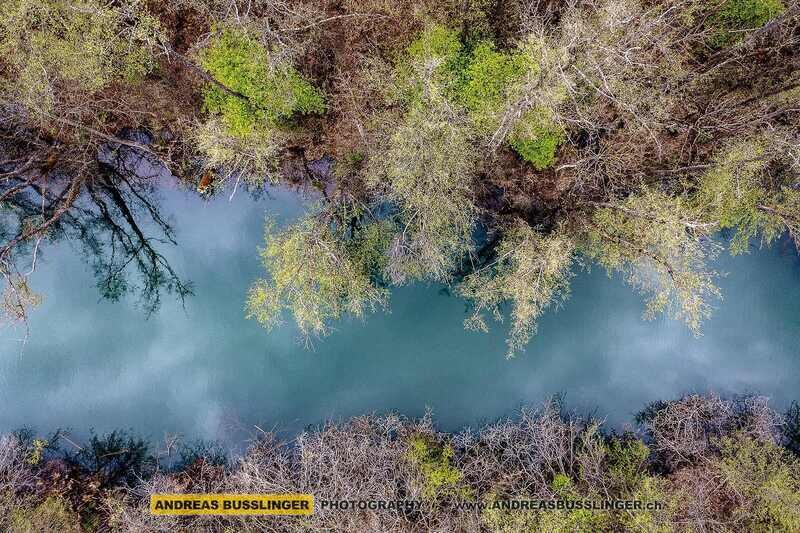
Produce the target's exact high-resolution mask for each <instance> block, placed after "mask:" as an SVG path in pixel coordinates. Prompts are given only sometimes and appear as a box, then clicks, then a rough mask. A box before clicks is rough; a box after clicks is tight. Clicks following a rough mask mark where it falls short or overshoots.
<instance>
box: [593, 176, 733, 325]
mask: <svg viewBox="0 0 800 533" xmlns="http://www.w3.org/2000/svg"><path fill="white" fill-rule="evenodd" d="M710 227H713V224H706V223H704V222H703V221H702V218H701V216H700V214H699V213H698V212H697V210H696V209H694V208H693V207H692V206H691V205H690V204H689V202H687V201H686V200H684V199H683V198H681V197H671V196H668V195H666V194H664V193H662V192H660V191H655V190H652V189H645V190H644V191H643V192H642V193H641V194H638V195H633V196H629V197H628V198H626V199H624V200H619V201H616V202H612V203H608V204H604V206H603V207H602V208H600V209H598V210H596V211H595V212H594V213H593V215H592V220H591V223H590V224H589V226H588V227H587V231H586V243H585V252H586V254H587V255H588V256H589V257H590V258H592V259H594V260H596V261H597V262H598V263H600V264H601V265H602V266H603V267H605V268H606V269H607V270H608V271H609V272H612V271H617V272H621V273H623V274H624V275H625V278H626V281H627V282H628V283H629V284H631V285H633V286H634V287H636V288H638V289H639V290H641V291H642V292H644V293H645V294H648V295H650V299H649V300H648V302H647V308H646V310H645V315H644V316H645V318H648V319H652V318H654V317H655V315H656V314H657V313H660V312H664V311H666V312H668V313H669V314H670V315H671V316H673V317H675V318H679V319H682V320H683V321H684V322H685V323H686V325H687V326H689V328H690V329H691V330H692V331H694V332H695V333H698V332H699V328H700V324H701V322H702V321H703V320H704V319H705V318H707V317H709V316H710V314H711V305H710V303H709V301H710V300H711V299H713V298H718V297H719V296H720V293H719V289H718V288H717V287H716V285H715V284H714V279H715V278H716V276H717V274H716V273H715V272H714V271H713V270H710V269H709V268H708V266H707V265H708V262H709V261H710V260H711V259H712V258H714V257H715V256H716V254H717V250H716V245H715V244H714V243H713V241H710V240H709V239H706V238H705V235H706V232H707V231H708V229H709V228H710Z"/></svg>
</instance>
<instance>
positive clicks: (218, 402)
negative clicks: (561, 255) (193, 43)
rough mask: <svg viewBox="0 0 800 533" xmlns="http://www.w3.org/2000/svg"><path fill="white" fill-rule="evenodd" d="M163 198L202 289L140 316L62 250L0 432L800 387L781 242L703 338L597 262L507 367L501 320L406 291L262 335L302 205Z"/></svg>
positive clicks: (793, 270) (764, 255) (243, 422)
mask: <svg viewBox="0 0 800 533" xmlns="http://www.w3.org/2000/svg"><path fill="white" fill-rule="evenodd" d="M162 196H163V198H162V206H163V210H164V212H166V213H171V216H172V221H173V222H174V228H175V231H176V239H177V241H178V242H179V247H178V248H174V249H165V250H164V253H165V255H166V256H167V257H168V259H169V261H170V263H171V264H172V265H173V267H174V268H175V269H176V271H177V272H178V274H179V275H181V276H183V277H185V278H188V279H190V280H192V282H193V283H194V289H195V296H193V297H190V298H188V299H187V300H186V306H185V310H184V309H183V308H182V307H181V305H180V302H176V301H172V300H167V299H166V298H165V300H164V302H163V305H162V308H161V310H160V311H159V312H158V313H156V314H154V315H153V316H152V317H150V318H149V319H145V318H144V316H143V314H142V312H141V310H137V309H136V308H134V307H133V306H131V305H128V303H129V302H124V301H123V302H118V303H113V302H108V301H105V300H100V299H99V298H98V295H97V291H96V288H95V283H94V280H93V277H92V273H91V271H90V270H89V268H88V267H87V266H86V265H85V263H84V262H83V261H81V259H80V257H79V255H78V254H79V251H78V250H76V249H71V248H70V247H69V245H67V244H61V245H58V246H57V247H55V248H52V249H50V250H49V251H48V253H47V254H46V255H45V256H44V257H43V263H42V264H41V265H40V267H39V269H38V271H37V273H36V274H35V275H34V278H33V280H32V282H33V284H34V286H35V288H36V289H37V290H39V291H41V292H43V293H44V294H45V295H46V300H45V302H44V304H43V305H42V307H41V308H40V309H38V310H37V311H35V312H34V313H33V315H32V317H31V323H30V326H31V339H30V341H29V342H28V345H27V346H26V348H25V350H24V352H23V353H22V354H20V352H19V346H18V343H17V341H16V340H15V339H16V338H17V337H18V336H19V335H18V334H15V333H14V332H5V333H4V334H3V337H2V339H0V340H1V342H2V344H0V432H2V431H7V430H10V429H13V428H17V427H20V426H23V425H27V426H33V427H35V428H37V429H40V430H43V431H46V430H51V429H54V428H56V427H69V428H73V429H75V430H78V431H80V430H85V429H87V428H89V427H94V428H96V429H98V430H100V431H102V430H106V429H111V428H116V427H128V428H133V429H134V430H136V431H138V432H141V433H144V434H149V435H151V436H153V437H155V438H159V437H161V436H162V435H163V433H164V432H167V431H168V432H181V433H183V434H186V435H190V436H197V437H205V438H216V437H222V436H230V435H242V433H241V432H236V431H235V430H237V429H239V430H244V431H248V428H252V427H253V424H258V425H259V427H261V428H265V429H266V428H279V429H282V430H285V431H287V432H290V433H291V432H295V431H297V430H299V429H302V427H303V426H305V425H307V424H312V423H318V422H320V421H322V420H324V419H326V418H330V417H342V416H350V415H354V414H359V413H364V412H373V411H377V412H385V411H388V410H396V411H399V412H401V413H403V414H407V415H421V414H423V413H424V411H425V409H426V408H428V407H430V408H431V409H433V411H434V413H435V416H436V418H437V420H438V421H439V422H440V423H441V424H442V425H443V426H444V427H445V428H448V429H452V428H455V427H459V426H463V425H467V424H469V425H475V424H478V423H480V422H482V421H487V420H491V419H493V418H496V417H498V416H502V415H506V414H512V413H513V411H514V409H515V408H516V407H518V406H519V405H520V404H521V403H530V402H539V401H541V400H543V399H544V398H545V397H547V396H548V395H551V394H555V393H564V394H565V395H566V401H567V404H568V405H570V406H572V407H575V408H577V409H580V410H581V411H589V410H593V409H595V408H596V409H597V413H598V414H600V415H603V416H605V415H608V417H609V422H611V423H612V424H624V423H626V422H629V421H630V420H631V416H632V414H633V413H634V412H635V411H637V410H638V409H640V408H641V407H643V406H644V404H645V403H646V402H648V401H651V400H654V399H659V398H668V397H672V396H675V395H677V394H680V393H683V392H687V391H692V390H708V389H713V390H716V391H718V392H721V393H743V392H753V391H755V392H761V393H764V394H767V395H769V396H771V397H772V398H773V399H774V401H775V403H776V405H777V406H778V407H784V406H785V405H786V404H787V403H788V401H790V400H791V399H793V395H796V394H797V392H796V391H798V390H800V357H798V355H799V354H800V349H798V346H800V279H799V278H800V261H798V259H797V256H796V255H795V254H794V251H793V250H792V251H788V252H787V251H782V250H781V247H780V246H776V247H775V248H774V249H772V250H765V251H762V252H757V253H753V254H751V255H749V256H745V257H737V258H735V259H731V258H728V257H725V258H723V259H722V260H721V261H720V268H721V269H722V270H725V271H727V272H729V275H728V276H727V277H726V278H724V279H723V280H722V282H721V285H722V288H723V291H724V294H725V297H726V301H725V302H723V303H720V307H719V309H718V310H717V312H716V314H715V316H714V318H713V319H712V320H711V321H709V322H708V323H707V324H706V325H705V328H704V336H703V337H702V338H699V339H696V338H694V337H692V335H691V334H690V333H689V332H688V331H686V330H685V328H684V327H683V326H682V325H681V324H680V323H677V322H673V321H670V320H668V319H664V318H659V319H657V320H655V321H653V322H643V321H642V320H641V319H640V315H641V311H642V307H643V305H642V302H641V299H640V298H639V297H638V296H637V295H636V294H634V293H633V292H631V291H630V290H629V289H628V288H627V287H625V286H624V285H623V284H622V282H621V281H620V280H618V279H609V278H608V277H607V276H606V275H605V274H604V272H602V271H600V270H595V271H593V272H591V273H585V274H581V275H579V276H577V277H576V279H575V280H574V283H573V291H572V297H571V299H570V300H569V301H568V302H567V303H566V305H565V306H564V308H563V309H561V310H560V311H559V312H557V313H552V312H551V313H548V314H547V315H546V316H545V318H544V319H543V320H542V321H541V323H540V327H539V335H538V336H537V337H536V338H535V339H534V340H533V342H532V343H531V344H530V346H529V348H528V350H527V352H526V353H524V354H521V355H519V356H518V357H517V358H516V359H514V360H510V361H509V360H506V359H505V358H504V357H503V355H504V353H505V344H504V335H505V331H504V330H503V328H502V327H496V328H495V329H494V330H493V331H492V332H491V333H490V334H488V335H485V334H479V333H473V332H467V331H464V330H463V328H462V321H463V319H464V318H465V304H464V302H463V301H461V300H459V299H457V298H453V297H449V296H447V295H446V293H445V292H444V291H440V290H438V289H439V287H435V286H434V287H425V286H413V287H407V288H403V289H399V290H395V291H394V292H393V293H392V302H391V308H392V311H391V313H390V314H378V315H374V316H371V317H369V318H368V319H367V320H366V321H343V322H342V323H341V324H339V325H338V329H337V331H336V332H335V333H334V334H333V335H332V336H331V337H329V338H327V339H324V340H323V341H321V342H319V343H317V345H316V348H315V350H313V351H307V350H306V349H304V348H303V347H301V346H300V345H298V344H297V342H296V340H295V339H296V331H295V330H294V329H293V328H292V327H291V326H286V327H284V328H281V329H279V330H276V331H274V332H272V333H267V332H265V331H264V330H262V329H261V328H260V327H259V326H258V325H257V324H256V323H254V322H252V321H247V320H245V319H244V310H243V305H244V300H245V294H246V291H247V288H248V286H249V285H250V283H251V282H252V281H253V280H254V279H256V278H257V277H259V276H260V275H262V272H261V267H260V265H259V262H258V256H257V253H256V247H257V246H259V245H260V244H261V240H262V229H263V222H264V218H265V216H266V214H267V213H269V214H272V215H275V216H277V217H278V218H279V219H282V220H288V219H290V218H291V217H293V216H296V215H297V213H299V211H300V209H301V207H300V203H299V200H298V199H297V198H296V197H295V195H294V194H292V193H290V192H286V191H280V190H279V191H275V192H273V193H272V194H271V195H270V198H265V199H262V200H260V201H258V202H256V201H254V200H252V199H250V198H248V197H247V196H246V195H244V194H239V195H237V196H236V197H235V198H234V200H233V202H230V203H229V202H228V201H227V198H223V197H220V198H217V199H214V200H213V201H211V202H208V203H202V202H200V201H199V200H198V199H197V197H196V196H193V195H188V194H186V193H182V192H179V191H165V192H164V193H163V195H162Z"/></svg>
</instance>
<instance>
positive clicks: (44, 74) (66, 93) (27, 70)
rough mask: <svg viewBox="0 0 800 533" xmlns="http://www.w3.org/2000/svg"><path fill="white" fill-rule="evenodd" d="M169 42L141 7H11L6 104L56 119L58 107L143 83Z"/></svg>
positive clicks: (2, 19)
mask: <svg viewBox="0 0 800 533" xmlns="http://www.w3.org/2000/svg"><path fill="white" fill-rule="evenodd" d="M162 39H163V34H162V30H161V28H160V25H159V23H158V21H157V20H156V19H155V18H154V17H152V16H151V15H149V13H148V12H147V11H146V9H145V8H144V6H143V3H142V2H139V1H138V0H129V1H125V2H121V3H120V4H118V5H117V6H114V5H112V4H109V3H106V2H99V1H96V0H77V1H65V0H44V1H38V0H8V1H7V2H4V3H3V9H2V11H0V56H1V57H2V58H3V59H2V62H3V63H5V64H6V65H8V66H9V67H10V69H11V70H12V72H13V76H11V78H10V80H11V81H10V82H9V83H7V84H4V87H3V93H5V95H4V96H5V98H11V99H12V100H13V101H18V102H20V103H21V104H22V105H24V106H25V107H26V108H27V110H28V112H30V113H34V114H45V115H51V114H53V113H54V108H56V107H57V106H58V104H59V103H62V102H59V101H58V100H62V101H69V100H71V99H74V98H76V93H80V92H83V93H86V94H91V93H94V92H96V91H98V90H100V89H102V88H104V87H106V86H107V85H109V84H110V83H111V82H113V81H117V80H129V81H134V80H137V79H141V78H142V77H143V76H144V75H145V74H147V73H148V72H149V71H150V70H151V69H152V68H153V67H154V65H155V60H154V57H153V49H154V47H155V46H157V45H158V43H159V42H160V41H161V40H162Z"/></svg>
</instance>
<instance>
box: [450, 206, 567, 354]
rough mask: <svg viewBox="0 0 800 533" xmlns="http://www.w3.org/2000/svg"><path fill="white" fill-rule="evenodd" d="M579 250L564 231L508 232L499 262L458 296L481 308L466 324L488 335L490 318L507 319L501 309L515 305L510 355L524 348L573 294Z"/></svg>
mask: <svg viewBox="0 0 800 533" xmlns="http://www.w3.org/2000/svg"><path fill="white" fill-rule="evenodd" d="M574 249H575V245H574V244H573V242H572V240H571V239H570V238H569V237H568V236H567V235H565V234H564V232H563V230H559V231H555V232H553V233H551V234H549V235H543V234H542V233H540V232H539V231H537V230H534V229H532V228H531V227H530V226H528V225H527V224H525V223H523V222H518V223H517V224H516V225H515V226H513V227H511V228H510V229H508V230H507V231H505V232H504V234H503V237H502V239H501V241H500V243H499V244H498V245H497V248H496V249H495V251H494V253H495V254H496V259H495V260H494V261H492V262H491V263H490V264H489V265H486V266H484V267H482V268H480V269H478V270H476V271H475V272H473V273H471V274H469V275H468V276H467V277H466V278H464V281H463V282H462V283H461V285H459V287H458V292H459V294H460V295H462V296H463V297H465V298H467V299H469V300H471V301H472V302H473V305H474V307H475V309H474V311H473V314H472V316H470V318H468V319H467V320H466V322H465V325H466V327H467V328H468V329H473V330H480V331H487V330H488V328H487V325H486V321H485V316H484V313H487V312H488V313H489V314H491V315H492V316H493V317H494V318H495V319H496V320H502V317H503V315H502V308H501V306H502V305H503V304H504V303H506V302H511V306H512V307H511V332H510V337H509V339H508V341H507V343H508V356H509V357H511V356H513V355H514V354H515V353H516V352H517V351H519V350H521V349H522V348H524V346H525V345H526V344H527V343H528V341H529V340H530V338H531V336H532V335H533V334H535V333H536V322H537V320H538V319H539V317H541V315H542V314H543V313H544V311H545V310H546V309H547V308H548V307H550V306H553V305H558V304H559V303H560V302H561V301H563V300H564V299H565V298H566V297H567V295H568V294H569V278H570V277H571V275H572V274H571V266H572V262H573V254H574Z"/></svg>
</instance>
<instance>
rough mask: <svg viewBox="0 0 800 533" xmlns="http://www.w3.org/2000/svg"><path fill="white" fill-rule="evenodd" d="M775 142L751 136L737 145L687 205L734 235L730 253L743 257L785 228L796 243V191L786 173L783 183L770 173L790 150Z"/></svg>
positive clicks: (799, 199) (799, 210)
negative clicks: (755, 242) (753, 245)
mask: <svg viewBox="0 0 800 533" xmlns="http://www.w3.org/2000/svg"><path fill="white" fill-rule="evenodd" d="M776 141H777V139H775V138H773V137H754V138H749V139H746V140H744V141H741V142H738V143H736V144H734V145H733V146H731V147H730V148H729V149H727V150H726V151H724V152H722V154H720V155H719V156H718V157H717V158H716V160H715V161H714V163H713V165H712V167H711V168H710V169H709V170H708V171H707V172H705V173H704V174H703V175H702V176H701V177H700V183H699V185H698V188H697V192H696V194H695V195H694V197H693V203H694V204H695V205H696V206H697V208H698V209H701V210H703V211H705V213H706V216H707V217H708V218H709V220H711V221H714V222H717V223H719V227H720V228H721V229H733V230H734V235H733V238H732V239H731V243H730V250H731V253H733V254H740V253H744V252H747V250H748V248H749V246H750V242H751V241H752V240H753V239H755V238H759V239H760V240H761V244H762V245H768V244H770V243H771V242H773V241H774V240H775V239H776V238H778V237H779V236H780V235H781V234H782V233H783V232H784V231H785V230H786V229H789V231H790V232H791V233H792V234H793V235H794V236H795V238H797V229H798V228H800V191H797V190H796V189H794V188H793V187H792V183H791V182H792V174H791V173H789V174H788V175H787V178H789V179H786V180H784V179H781V175H780V173H777V172H771V171H770V170H771V167H773V166H774V165H775V163H779V160H780V159H781V158H782V157H784V156H785V155H787V154H788V153H789V151H790V150H789V149H787V148H785V147H782V145H781V144H778V143H776ZM783 146H785V145H783ZM795 150H796V148H795ZM772 170H774V169H772Z"/></svg>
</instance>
